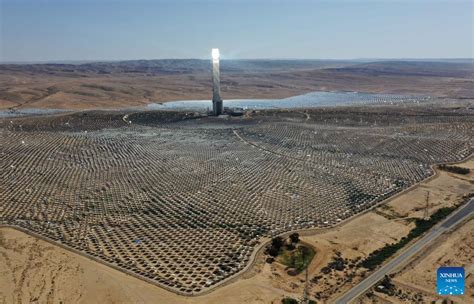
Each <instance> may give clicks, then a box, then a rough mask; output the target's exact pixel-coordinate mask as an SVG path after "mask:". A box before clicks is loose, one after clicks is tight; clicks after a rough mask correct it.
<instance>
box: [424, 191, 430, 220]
mask: <svg viewBox="0 0 474 304" xmlns="http://www.w3.org/2000/svg"><path fill="white" fill-rule="evenodd" d="M429 201H430V192H429V191H428V190H426V205H425V211H424V213H423V219H424V220H428V219H429V218H430V216H429V213H428V208H429Z"/></svg>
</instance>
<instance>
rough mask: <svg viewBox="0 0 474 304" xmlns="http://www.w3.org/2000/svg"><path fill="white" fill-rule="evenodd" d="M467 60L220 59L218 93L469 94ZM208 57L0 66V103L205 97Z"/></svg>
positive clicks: (473, 80)
mask: <svg viewBox="0 0 474 304" xmlns="http://www.w3.org/2000/svg"><path fill="white" fill-rule="evenodd" d="M473 66H474V64H473V63H472V61H466V62H399V61H389V62H357V61H355V62H354V61H321V60H289V61H288V60H249V61H245V60H244V61H225V60H224V61H222V63H221V78H222V79H221V85H222V96H223V98H224V99H236V98H237V99H238V98H285V97H290V96H294V95H300V94H304V93H308V92H312V91H332V90H336V91H338V90H342V91H358V92H372V93H393V94H419V95H429V96H433V97H442V98H448V99H452V98H455V99H472V98H474V93H473V90H472V87H473V86H474V74H473V71H474V68H473ZM210 68H211V65H210V62H209V61H206V60H151V61H124V62H110V63H88V64H81V65H72V64H36V65H28V64H27V65H7V64H3V65H0V109H2V108H3V109H9V108H10V109H12V108H15V109H22V108H52V109H98V108H101V109H117V108H124V107H136V106H144V105H146V104H148V103H153V102H166V101H173V100H188V99H191V100H195V99H207V100H209V99H210V98H211V89H210V88H211V77H210V75H211V73H210Z"/></svg>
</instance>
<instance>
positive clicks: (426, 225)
mask: <svg viewBox="0 0 474 304" xmlns="http://www.w3.org/2000/svg"><path fill="white" fill-rule="evenodd" d="M457 207H458V206H453V207H444V208H441V209H438V210H437V211H436V212H435V213H433V214H432V215H431V217H430V218H429V219H428V220H424V219H415V225H416V227H415V228H413V229H412V230H411V231H410V232H409V233H408V235H407V236H405V237H402V238H401V239H400V241H398V242H397V243H393V244H388V245H385V246H384V247H382V248H380V249H377V250H375V251H374V252H372V253H371V254H370V255H369V256H368V257H367V258H366V259H365V260H363V261H362V262H361V263H360V265H361V266H362V267H365V268H367V269H370V270H373V269H375V268H376V267H377V266H379V265H381V264H382V263H383V262H384V261H385V260H387V259H388V258H390V257H391V256H393V255H394V254H395V253H396V252H397V251H398V250H400V249H401V248H403V247H404V246H405V245H406V244H408V243H409V242H410V241H412V240H413V239H415V238H417V237H419V236H420V235H422V234H423V233H424V232H426V231H427V230H429V229H430V228H431V227H433V226H434V225H436V224H437V223H438V222H439V221H441V220H442V219H444V218H445V217H447V216H448V215H449V214H450V213H451V212H453V211H454V210H455V209H456V208H457Z"/></svg>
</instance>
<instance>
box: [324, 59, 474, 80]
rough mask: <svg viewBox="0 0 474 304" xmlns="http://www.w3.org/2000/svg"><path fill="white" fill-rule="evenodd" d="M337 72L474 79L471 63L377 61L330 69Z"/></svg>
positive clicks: (472, 64)
mask: <svg viewBox="0 0 474 304" xmlns="http://www.w3.org/2000/svg"><path fill="white" fill-rule="evenodd" d="M330 70H332V71H337V72H344V73H347V72H350V73H360V74H366V75H371V76H377V75H396V76H431V77H461V78H469V77H474V62H473V61H462V62H456V61H450V62H440V61H434V62H429V61H378V62H370V63H361V64H355V65H351V66H346V67H341V68H330Z"/></svg>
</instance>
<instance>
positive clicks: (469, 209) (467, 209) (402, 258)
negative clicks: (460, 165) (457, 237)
mask: <svg viewBox="0 0 474 304" xmlns="http://www.w3.org/2000/svg"><path fill="white" fill-rule="evenodd" d="M472 213H474V198H471V199H470V200H469V202H468V203H467V204H465V205H464V206H462V207H461V208H460V209H458V210H457V211H456V212H455V213H454V214H452V215H450V216H449V217H448V218H447V219H445V220H444V221H443V222H442V223H441V224H438V225H436V226H435V227H434V228H432V229H431V230H430V231H429V232H428V233H427V234H426V235H425V236H424V237H422V238H421V239H419V240H418V241H417V242H416V243H414V244H413V245H412V246H410V247H409V248H407V249H406V250H404V251H403V252H402V253H401V254H399V255H398V256H397V257H395V258H394V259H392V260H391V261H390V262H388V263H387V264H385V265H384V266H382V268H380V269H379V270H377V271H375V272H374V273H372V274H371V275H370V276H368V277H367V278H366V279H365V280H363V281H362V282H360V283H359V284H358V285H356V286H354V287H353V288H352V289H350V290H349V291H348V292H346V293H345V294H344V295H343V296H342V297H340V298H339V299H337V300H336V303H337V304H345V303H349V302H351V301H353V300H354V299H355V298H357V297H358V296H359V295H361V294H362V293H363V292H365V291H366V290H368V289H369V288H370V287H372V286H373V285H374V284H376V283H377V282H378V281H380V280H381V279H382V278H383V277H384V276H385V275H386V274H389V273H391V272H392V271H393V270H394V269H396V268H397V267H399V266H401V265H403V264H404V263H405V262H407V261H408V260H409V259H410V258H411V257H413V256H414V255H415V254H416V253H418V252H419V251H420V250H421V249H422V248H423V247H424V246H425V245H426V244H428V243H429V242H431V241H433V240H434V239H436V238H437V237H438V236H440V235H441V234H443V233H444V232H445V231H446V230H449V229H450V228H452V227H453V226H455V225H456V224H458V223H459V222H460V221H462V220H463V219H465V218H466V217H468V216H469V215H470V214H472Z"/></svg>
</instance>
